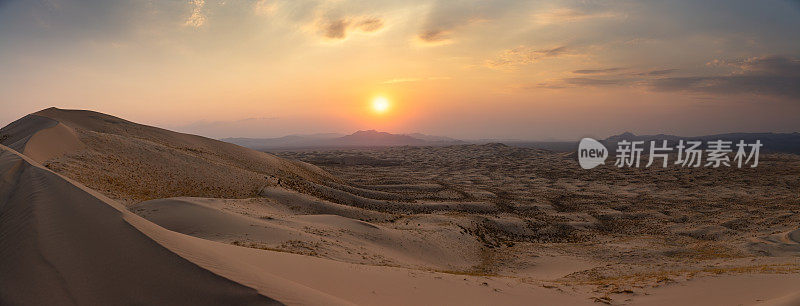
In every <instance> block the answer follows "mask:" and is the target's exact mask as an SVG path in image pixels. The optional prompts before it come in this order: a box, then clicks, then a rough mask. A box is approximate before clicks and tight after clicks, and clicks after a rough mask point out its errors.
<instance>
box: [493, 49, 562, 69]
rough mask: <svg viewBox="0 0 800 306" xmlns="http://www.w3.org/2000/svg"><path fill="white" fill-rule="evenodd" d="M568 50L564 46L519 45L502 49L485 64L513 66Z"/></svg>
mask: <svg viewBox="0 0 800 306" xmlns="http://www.w3.org/2000/svg"><path fill="white" fill-rule="evenodd" d="M568 51H569V49H568V48H567V47H566V46H561V47H556V48H551V49H534V48H531V47H527V46H520V47H516V48H514V49H508V50H505V51H503V52H502V54H500V56H498V57H497V58H495V59H493V60H490V61H488V62H487V65H488V66H489V67H491V68H514V67H518V66H523V65H528V64H531V63H533V62H535V61H537V60H539V59H542V58H547V57H557V56H561V55H563V54H566V53H567V52H568Z"/></svg>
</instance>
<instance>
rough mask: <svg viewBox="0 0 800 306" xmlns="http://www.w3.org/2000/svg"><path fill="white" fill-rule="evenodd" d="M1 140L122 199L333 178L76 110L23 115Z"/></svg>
mask: <svg viewBox="0 0 800 306" xmlns="http://www.w3.org/2000/svg"><path fill="white" fill-rule="evenodd" d="M34 135H35V136H34ZM0 144H3V145H6V146H9V147H11V148H13V149H15V150H17V151H18V152H24V153H25V154H26V155H28V156H29V157H31V158H33V159H34V160H36V161H38V162H41V163H42V164H43V165H45V166H47V167H48V168H50V169H52V170H55V171H56V172H58V173H60V174H62V175H65V176H67V177H69V178H72V179H75V180H78V181H80V182H82V183H84V184H86V185H87V186H89V187H90V188H92V189H95V190H98V191H100V192H102V193H103V194H106V195H109V196H111V197H112V198H114V199H117V200H121V201H122V202H123V203H125V204H129V203H134V202H138V201H142V200H149V199H156V198H165V197H174V196H207V197H226V198H244V197H252V196H254V195H256V194H257V192H258V190H259V189H260V188H261V187H262V186H263V185H264V184H266V182H267V180H268V177H270V176H271V177H280V178H282V179H283V181H284V182H285V183H287V184H292V183H297V182H305V181H310V182H323V181H331V180H335V178H334V177H333V176H331V175H330V174H328V173H327V172H325V171H323V170H321V169H319V168H318V167H316V166H312V165H310V164H307V163H303V162H298V161H290V160H286V159H283V158H279V157H276V156H274V155H271V154H267V153H263V152H258V151H254V150H251V149H247V148H244V147H240V146H237V145H233V144H230V143H225V142H221V141H217V140H213V139H209V138H205V137H200V136H196V135H189V134H182V133H176V132H172V131H168V130H164V129H160V128H156V127H151V126H146V125H141V124H136V123H133V122H130V121H126V120H123V119H120V118H117V117H113V116H109V115H106V114H101V113H97V112H92V111H83V110H62V109H57V108H48V109H45V110H42V111H39V112H36V113H34V114H31V115H28V116H26V117H24V118H22V119H20V120H17V121H15V122H14V123H12V124H10V125H9V126H7V127H5V128H3V129H1V130H0Z"/></svg>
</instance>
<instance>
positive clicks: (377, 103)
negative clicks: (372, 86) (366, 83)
mask: <svg viewBox="0 0 800 306" xmlns="http://www.w3.org/2000/svg"><path fill="white" fill-rule="evenodd" d="M372 110H373V111H375V112H376V113H378V114H383V113H385V112H387V111H388V110H389V99H386V98H385V97H375V99H372Z"/></svg>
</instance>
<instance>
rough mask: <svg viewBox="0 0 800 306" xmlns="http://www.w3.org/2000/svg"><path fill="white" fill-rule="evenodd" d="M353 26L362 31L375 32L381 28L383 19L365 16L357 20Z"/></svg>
mask: <svg viewBox="0 0 800 306" xmlns="http://www.w3.org/2000/svg"><path fill="white" fill-rule="evenodd" d="M355 26H356V28H358V29H359V30H361V31H363V32H367V33H369V32H375V31H377V30H380V29H381V28H383V20H381V19H378V18H367V19H364V20H361V21H360V22H358V23H357V24H356V25H355Z"/></svg>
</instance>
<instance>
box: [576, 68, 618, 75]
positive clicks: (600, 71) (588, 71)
mask: <svg viewBox="0 0 800 306" xmlns="http://www.w3.org/2000/svg"><path fill="white" fill-rule="evenodd" d="M621 70H625V68H620V67H614V68H602V69H581V70H575V71H573V72H572V73H574V74H605V73H611V72H617V71H621Z"/></svg>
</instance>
